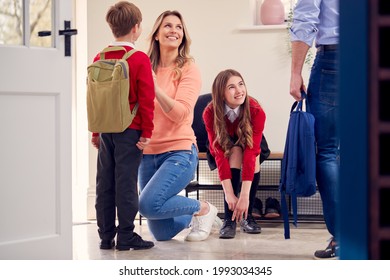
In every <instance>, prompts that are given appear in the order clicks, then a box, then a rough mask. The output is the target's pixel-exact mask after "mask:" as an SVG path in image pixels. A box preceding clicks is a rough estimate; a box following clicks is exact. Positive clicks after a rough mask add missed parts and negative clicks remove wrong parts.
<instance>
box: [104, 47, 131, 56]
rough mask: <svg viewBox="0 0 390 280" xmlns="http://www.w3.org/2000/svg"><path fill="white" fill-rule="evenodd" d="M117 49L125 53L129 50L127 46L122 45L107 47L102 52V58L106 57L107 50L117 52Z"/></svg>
mask: <svg viewBox="0 0 390 280" xmlns="http://www.w3.org/2000/svg"><path fill="white" fill-rule="evenodd" d="M115 51H124V52H125V53H126V52H127V50H126V48H125V47H121V46H114V47H107V48H104V49H103V50H102V51H101V52H100V59H105V57H106V53H107V52H115Z"/></svg>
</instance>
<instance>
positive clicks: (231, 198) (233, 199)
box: [225, 193, 238, 211]
mask: <svg viewBox="0 0 390 280" xmlns="http://www.w3.org/2000/svg"><path fill="white" fill-rule="evenodd" d="M225 200H226V203H227V204H228V206H229V210H231V211H234V209H235V208H236V204H237V201H238V198H237V196H235V195H234V194H233V193H232V194H226V195H225Z"/></svg>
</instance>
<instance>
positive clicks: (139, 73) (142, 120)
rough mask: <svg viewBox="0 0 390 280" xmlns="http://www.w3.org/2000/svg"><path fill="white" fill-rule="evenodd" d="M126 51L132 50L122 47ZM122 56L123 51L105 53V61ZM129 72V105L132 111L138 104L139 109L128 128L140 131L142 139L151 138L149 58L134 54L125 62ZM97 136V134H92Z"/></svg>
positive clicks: (144, 55)
mask: <svg viewBox="0 0 390 280" xmlns="http://www.w3.org/2000/svg"><path fill="white" fill-rule="evenodd" d="M123 47H125V48H126V50H127V51H130V50H132V48H131V47H130V46H123ZM123 55H124V52H123V51H114V52H109V53H106V55H105V58H106V59H119V58H122V56H123ZM99 58H100V54H97V55H96V57H95V59H94V61H96V60H99ZM127 62H128V63H129V72H130V94H129V104H130V108H131V109H133V107H134V106H135V104H136V103H137V102H138V103H139V107H138V111H137V114H136V116H135V118H134V119H133V122H132V123H131V124H130V126H129V128H132V129H136V130H141V131H142V134H141V136H142V137H145V138H151V136H152V131H153V128H154V126H153V117H154V98H155V93H154V82H153V75H152V67H151V64H150V59H149V57H148V56H147V55H146V54H145V53H144V52H142V51H137V52H135V53H134V54H133V55H132V56H130V58H129V59H128V60H127ZM93 135H98V133H93Z"/></svg>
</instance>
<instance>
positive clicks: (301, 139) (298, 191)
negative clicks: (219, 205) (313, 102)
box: [279, 92, 316, 239]
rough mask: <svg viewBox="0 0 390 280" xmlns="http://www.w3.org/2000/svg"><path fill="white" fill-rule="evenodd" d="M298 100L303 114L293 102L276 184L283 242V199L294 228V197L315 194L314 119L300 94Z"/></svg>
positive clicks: (286, 216)
mask: <svg viewBox="0 0 390 280" xmlns="http://www.w3.org/2000/svg"><path fill="white" fill-rule="evenodd" d="M302 97H303V98H304V99H303V100H305V101H306V102H305V104H306V111H303V110H302V103H303V100H301V101H299V102H298V101H296V102H294V104H293V106H292V107H291V111H290V120H289V123H288V130H287V137H286V144H285V147H284V154H283V159H282V169H281V178H280V184H279V191H280V193H281V210H282V216H283V221H284V237H285V239H289V238H290V228H289V214H288V207H287V201H286V196H290V197H291V205H292V211H293V217H294V221H293V223H294V225H295V226H297V219H298V218H297V216H298V215H297V212H298V211H297V197H309V196H312V195H314V194H315V193H316V146H315V136H314V116H313V115H312V114H311V113H310V110H309V107H308V102H307V100H306V94H305V93H304V92H302ZM294 109H295V110H294Z"/></svg>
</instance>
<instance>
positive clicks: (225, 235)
mask: <svg viewBox="0 0 390 280" xmlns="http://www.w3.org/2000/svg"><path fill="white" fill-rule="evenodd" d="M236 227H237V223H236V221H232V220H230V219H228V220H225V221H224V222H223V225H222V227H221V229H220V230H219V238H222V239H232V238H234V237H235V236H236Z"/></svg>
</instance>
